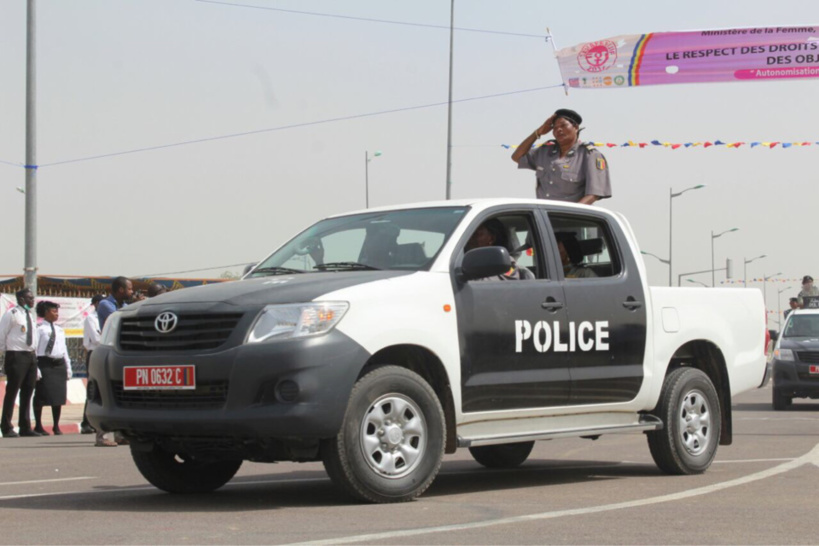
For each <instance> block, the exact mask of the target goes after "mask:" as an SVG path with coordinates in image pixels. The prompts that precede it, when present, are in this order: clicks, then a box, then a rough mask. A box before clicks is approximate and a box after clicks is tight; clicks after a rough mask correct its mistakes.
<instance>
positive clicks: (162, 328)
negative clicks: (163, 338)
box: [154, 311, 179, 334]
mask: <svg viewBox="0 0 819 546" xmlns="http://www.w3.org/2000/svg"><path fill="white" fill-rule="evenodd" d="M178 322H179V317H177V316H176V315H175V314H173V313H171V312H170V311H166V312H164V313H160V314H159V316H158V317H156V320H155V321H154V328H156V331H157V332H159V333H160V334H169V333H171V332H173V331H174V328H176V325H177V323H178Z"/></svg>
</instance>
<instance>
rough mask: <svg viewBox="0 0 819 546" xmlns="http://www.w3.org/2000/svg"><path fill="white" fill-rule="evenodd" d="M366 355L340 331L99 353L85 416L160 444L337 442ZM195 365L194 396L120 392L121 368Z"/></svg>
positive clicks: (107, 427)
mask: <svg viewBox="0 0 819 546" xmlns="http://www.w3.org/2000/svg"><path fill="white" fill-rule="evenodd" d="M369 356H370V355H369V354H368V353H367V351H366V350H364V348H363V347H361V346H360V345H358V344H357V343H355V342H354V341H352V340H351V339H350V338H348V337H347V336H345V335H344V334H342V333H340V332H338V331H331V332H329V333H328V334H325V335H322V336H317V337H313V338H304V339H294V340H285V341H274V342H266V343H258V344H250V345H238V346H233V347H230V348H227V349H225V350H222V351H216V352H202V353H199V354H191V353H190V352H178V353H164V354H156V353H152V354H146V353H144V352H140V353H137V352H134V353H125V352H120V351H118V350H117V349H115V348H112V347H99V348H98V349H96V350H94V352H93V353H92V356H91V363H90V370H89V382H90V387H91V388H90V391H91V392H93V391H96V393H95V394H94V395H93V396H92V397H90V399H89V403H88V410H87V415H88V419H89V421H90V422H91V424H92V425H94V426H95V427H96V428H97V429H99V430H104V431H114V430H116V431H122V432H124V433H125V434H126V435H127V436H129V437H131V438H136V439H143V440H145V441H152V440H155V439H161V438H212V439H220V440H222V441H224V440H230V439H233V440H235V441H240V442H241V441H244V440H247V441H258V440H260V439H288V438H293V439H300V440H305V439H321V438H330V437H333V436H335V435H336V434H337V433H338V431H339V429H340V427H341V423H342V419H343V417H344V412H345V411H346V407H347V401H348V399H349V395H350V391H351V389H352V387H353V384H354V383H355V381H356V379H357V377H358V374H359V371H360V370H361V368H362V367H363V366H364V364H365V363H366V362H367V359H368V358H369ZM176 364H193V365H194V366H195V367H196V384H197V390H196V391H187V392H186V391H130V390H129V391H123V390H122V389H121V385H122V380H123V367H124V366H158V365H176Z"/></svg>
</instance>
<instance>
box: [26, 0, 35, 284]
mask: <svg viewBox="0 0 819 546" xmlns="http://www.w3.org/2000/svg"><path fill="white" fill-rule="evenodd" d="M36 11H37V7H36V5H35V0H28V5H27V17H26V164H25V169H26V189H25V194H26V234H25V266H24V271H25V287H26V288H28V289H30V290H31V292H32V293H33V294H34V295H35V296H36V295H37V63H36V61H37V51H36V45H37V40H36V28H37V26H36V18H35V15H36Z"/></svg>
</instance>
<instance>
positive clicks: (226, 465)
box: [131, 446, 242, 493]
mask: <svg viewBox="0 0 819 546" xmlns="http://www.w3.org/2000/svg"><path fill="white" fill-rule="evenodd" d="M131 457H132V458H133V459H134V463H136V467H137V469H139V471H140V473H141V474H142V475H143V476H144V477H145V479H146V480H148V481H149V482H150V483H151V485H153V486H154V487H157V488H158V489H161V490H163V491H167V492H168V493H209V492H211V491H215V490H216V489H219V488H220V487H222V486H223V485H225V484H226V483H227V482H229V481H230V479H231V478H233V476H234V475H235V474H236V472H238V471H239V467H240V466H242V461H199V460H196V459H193V458H191V457H188V456H181V455H176V454H174V453H171V452H169V451H165V450H164V449H161V448H160V447H159V446H154V447H153V449H152V450H151V451H140V450H138V449H135V448H134V447H133V446H132V447H131Z"/></svg>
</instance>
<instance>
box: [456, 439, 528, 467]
mask: <svg viewBox="0 0 819 546" xmlns="http://www.w3.org/2000/svg"><path fill="white" fill-rule="evenodd" d="M533 447H535V443H534V442H519V443H515V444H499V445H494V446H478V447H470V448H469V453H471V454H472V457H473V458H474V459H475V460H476V461H477V462H479V463H480V464H482V465H483V466H485V467H486V468H515V467H518V466H520V465H522V464H523V463H525V462H526V459H528V458H529V454H530V453H532V448H533Z"/></svg>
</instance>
